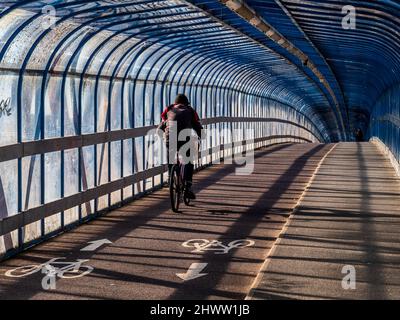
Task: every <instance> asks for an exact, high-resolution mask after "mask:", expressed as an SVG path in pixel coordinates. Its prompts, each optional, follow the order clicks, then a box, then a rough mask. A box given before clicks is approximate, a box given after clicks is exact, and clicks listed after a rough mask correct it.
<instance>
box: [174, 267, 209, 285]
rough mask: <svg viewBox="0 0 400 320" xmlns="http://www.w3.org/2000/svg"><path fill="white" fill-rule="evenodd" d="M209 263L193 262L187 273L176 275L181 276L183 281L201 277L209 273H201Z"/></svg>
mask: <svg viewBox="0 0 400 320" xmlns="http://www.w3.org/2000/svg"><path fill="white" fill-rule="evenodd" d="M207 265H208V263H192V265H191V266H190V268H189V270H188V271H187V272H186V273H177V274H176V275H177V276H178V277H179V278H181V279H182V280H183V281H190V280H194V279H197V278H200V277H204V276H206V275H207V274H208V273H200V272H202V271H203V270H204V269H205V267H207Z"/></svg>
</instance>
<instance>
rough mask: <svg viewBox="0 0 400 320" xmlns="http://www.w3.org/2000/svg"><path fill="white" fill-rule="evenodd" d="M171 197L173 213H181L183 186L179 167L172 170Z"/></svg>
mask: <svg viewBox="0 0 400 320" xmlns="http://www.w3.org/2000/svg"><path fill="white" fill-rule="evenodd" d="M169 196H170V199H171V207H172V211H174V212H179V204H180V201H181V184H180V178H179V167H178V166H177V165H174V166H173V167H172V169H171V173H170V179H169Z"/></svg>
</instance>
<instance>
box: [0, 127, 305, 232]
mask: <svg viewBox="0 0 400 320" xmlns="http://www.w3.org/2000/svg"><path fill="white" fill-rule="evenodd" d="M274 139H297V140H302V141H304V142H309V143H311V142H312V141H310V140H308V139H305V138H302V137H298V136H291V135H278V136H269V137H265V138H256V139H254V140H251V141H250V140H247V141H246V140H243V141H242V142H241V143H242V144H244V143H246V142H250V143H251V144H257V143H260V142H265V141H268V140H274ZM238 143H239V144H240V142H236V144H238ZM233 147H235V145H233V143H229V144H225V145H220V146H219V147H218V146H217V147H212V148H209V149H208V150H207V151H206V154H207V155H210V154H213V153H215V152H216V151H224V150H228V149H233ZM166 171H167V165H161V166H158V167H154V168H151V169H148V170H145V171H141V172H138V173H135V174H133V175H130V176H127V177H124V178H120V179H117V180H114V181H111V182H108V183H105V184H102V185H100V186H97V187H93V188H90V189H87V190H85V191H81V192H78V193H76V194H73V195H71V196H67V197H64V198H61V199H58V200H55V201H52V202H48V203H46V204H43V205H40V206H37V207H34V208H31V209H28V210H26V211H22V212H19V213H17V214H15V215H12V216H9V217H6V218H4V219H2V220H0V236H3V235H5V234H7V233H10V232H12V231H14V230H17V229H18V228H21V227H24V226H26V225H29V224H31V223H33V222H36V221H39V220H41V219H44V218H46V217H49V216H52V215H54V214H57V213H59V212H61V211H66V210H68V209H70V208H73V207H75V206H78V205H82V204H85V203H88V202H89V201H91V200H93V199H96V198H99V197H101V196H104V195H107V194H109V193H112V192H114V191H118V190H121V189H123V188H125V187H128V186H130V185H133V184H135V183H137V182H139V181H143V180H145V179H148V178H151V177H154V176H156V175H159V174H163V173H164V172H166Z"/></svg>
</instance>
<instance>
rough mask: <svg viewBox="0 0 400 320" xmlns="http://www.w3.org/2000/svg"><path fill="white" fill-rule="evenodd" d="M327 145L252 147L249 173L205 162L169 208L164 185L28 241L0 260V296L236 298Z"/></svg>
mask: <svg viewBox="0 0 400 320" xmlns="http://www.w3.org/2000/svg"><path fill="white" fill-rule="evenodd" d="M331 147H332V145H321V144H302V145H299V144H284V145H276V146H271V147H268V148H265V149H262V150H259V151H257V152H256V154H255V156H256V161H255V170H254V172H253V174H251V175H249V176H239V175H236V174H235V170H236V167H235V165H228V164H220V165H214V166H212V167H210V168H208V169H205V170H202V171H200V172H199V173H197V174H196V176H195V185H196V187H195V190H196V192H197V196H198V198H197V200H196V201H195V202H194V203H193V205H192V206H190V207H183V208H182V212H181V213H179V214H176V213H173V212H172V211H171V210H170V202H169V194H168V189H167V188H164V189H162V190H160V191H157V192H154V193H152V194H151V195H148V196H146V197H143V198H141V199H139V200H136V201H134V202H132V203H131V204H129V205H126V206H124V207H122V208H120V209H118V210H115V211H112V212H110V213H108V214H107V215H105V216H103V217H101V218H99V219H96V220H94V221H91V222H89V223H87V224H84V225H82V226H80V227H78V228H76V229H74V230H72V231H69V232H66V233H64V234H62V235H60V236H58V237H55V238H53V239H51V240H49V241H46V242H44V243H42V244H40V245H38V246H35V247H33V248H31V249H29V250H28V251H26V252H24V253H21V254H19V255H18V256H16V257H14V258H12V259H9V260H6V261H3V262H2V263H1V264H0V299H159V300H167V299H175V300H177V299H244V298H245V297H246V295H247V294H248V293H249V290H250V288H251V286H252V285H253V283H254V281H255V279H256V276H257V274H258V273H259V272H260V270H261V268H262V265H263V263H264V261H265V259H266V258H267V256H268V253H269V251H270V249H271V247H272V246H273V244H274V242H275V241H276V239H277V237H278V236H279V234H280V232H281V231H282V228H283V226H284V224H285V223H286V221H287V219H288V217H289V215H290V214H291V212H292V209H293V208H294V207H295V205H296V204H297V202H298V201H299V198H300V197H301V195H302V193H303V191H304V189H305V187H306V185H307V183H308V182H309V181H310V178H311V176H312V175H313V173H314V171H315V169H316V167H317V165H318V163H319V162H320V160H321V159H322V157H323V156H324V155H325V154H326V153H327V152H328V151H329V149H330V148H331ZM101 240H104V241H101ZM52 259H56V260H52ZM51 260H52V261H53V263H50V266H52V267H53V268H51V269H50V270H47V269H46V267H45V266H46V265H49V261H51ZM82 260H83V261H82ZM54 262H55V263H54ZM57 262H63V264H57ZM79 262H81V265H79ZM73 263H75V265H74V264H73ZM74 267H76V270H77V271H76V272H71V271H72V270H73V269H74ZM46 270H47V272H48V273H44V272H46Z"/></svg>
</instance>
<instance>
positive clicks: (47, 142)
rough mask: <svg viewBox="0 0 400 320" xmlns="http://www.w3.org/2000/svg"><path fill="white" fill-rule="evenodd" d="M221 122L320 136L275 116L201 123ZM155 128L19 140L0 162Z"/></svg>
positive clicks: (213, 120) (2, 153) (118, 138)
mask: <svg viewBox="0 0 400 320" xmlns="http://www.w3.org/2000/svg"><path fill="white" fill-rule="evenodd" d="M222 122H231V123H237V122H280V123H286V124H291V125H294V126H296V127H298V128H301V129H303V130H306V131H307V132H309V133H311V134H312V135H313V136H314V137H315V138H316V139H317V140H318V141H320V140H321V137H318V136H316V135H315V133H314V132H312V131H311V130H310V129H308V128H306V127H304V126H302V125H299V124H297V123H295V122H292V121H287V120H282V119H275V118H248V117H215V118H208V119H203V120H202V123H203V125H210V124H216V123H222ZM155 128H157V126H146V127H140V128H131V129H121V130H113V131H106V132H97V133H90V134H83V135H76V136H67V137H60V138H50V139H44V140H36V141H29V142H21V143H16V144H11V145H6V146H2V147H0V162H4V161H10V160H15V159H19V158H24V157H28V156H33V155H39V154H45V153H49V152H56V151H63V150H68V149H74V148H82V147H87V146H91V145H96V144H102V143H107V142H113V141H121V140H127V139H133V138H138V137H142V136H146V135H147V133H148V132H149V131H150V130H152V129H155Z"/></svg>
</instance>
